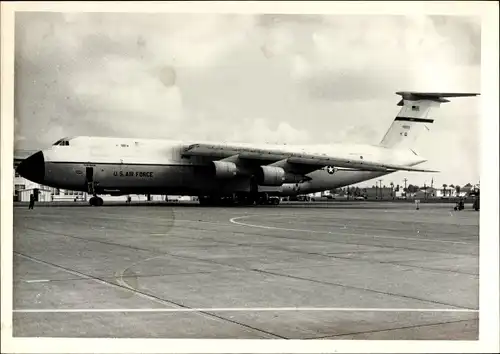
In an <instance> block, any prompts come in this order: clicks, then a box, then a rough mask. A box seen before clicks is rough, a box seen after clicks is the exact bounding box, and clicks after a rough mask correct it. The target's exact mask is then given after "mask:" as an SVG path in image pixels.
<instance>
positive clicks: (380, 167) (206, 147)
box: [182, 144, 438, 174]
mask: <svg viewBox="0 0 500 354" xmlns="http://www.w3.org/2000/svg"><path fill="white" fill-rule="evenodd" d="M182 155H183V156H198V157H205V158H209V159H210V160H222V161H224V160H226V161H232V160H233V161H234V160H235V159H238V160H240V161H244V162H246V163H251V164H259V165H262V164H266V165H277V164H278V163H286V164H288V166H293V169H294V170H295V171H296V172H299V171H300V172H301V173H304V174H305V173H310V172H312V171H315V170H318V169H321V168H323V167H325V166H334V167H336V168H344V169H352V170H358V171H379V172H395V171H412V172H438V171H433V170H427V169H423V168H417V167H410V166H403V165H393V164H386V163H380V162H375V161H369V160H361V159H348V158H342V157H336V156H328V155H323V154H307V153H294V152H287V151H281V150H272V149H262V148H250V147H240V146H231V145H225V144H191V145H189V146H186V147H184V148H183V149H182Z"/></svg>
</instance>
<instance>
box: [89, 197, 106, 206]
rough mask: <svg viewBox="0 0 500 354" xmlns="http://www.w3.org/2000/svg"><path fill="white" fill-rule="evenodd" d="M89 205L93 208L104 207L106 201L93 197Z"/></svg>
mask: <svg viewBox="0 0 500 354" xmlns="http://www.w3.org/2000/svg"><path fill="white" fill-rule="evenodd" d="M89 204H90V205H92V206H102V205H103V204H104V200H102V198H99V197H92V198H90V199H89Z"/></svg>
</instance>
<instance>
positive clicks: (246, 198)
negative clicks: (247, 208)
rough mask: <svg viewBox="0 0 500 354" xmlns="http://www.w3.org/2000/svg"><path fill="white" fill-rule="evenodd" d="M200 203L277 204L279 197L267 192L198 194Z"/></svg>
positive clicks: (216, 204)
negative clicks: (253, 193)
mask: <svg viewBox="0 0 500 354" xmlns="http://www.w3.org/2000/svg"><path fill="white" fill-rule="evenodd" d="M198 200H199V202H200V205H207V206H234V205H242V206H243V205H278V204H279V203H280V201H281V199H280V198H279V197H277V196H268V195H267V193H259V194H258V195H251V194H249V193H241V194H235V195H233V196H200V197H198Z"/></svg>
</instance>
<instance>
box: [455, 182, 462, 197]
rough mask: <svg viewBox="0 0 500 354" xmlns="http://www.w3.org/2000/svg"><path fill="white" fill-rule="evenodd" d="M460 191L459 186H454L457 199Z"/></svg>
mask: <svg viewBox="0 0 500 354" xmlns="http://www.w3.org/2000/svg"><path fill="white" fill-rule="evenodd" d="M460 189H461V188H460V186H459V185H458V184H457V185H456V186H455V190H456V191H457V197H459V196H460Z"/></svg>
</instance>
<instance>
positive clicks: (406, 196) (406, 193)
mask: <svg viewBox="0 0 500 354" xmlns="http://www.w3.org/2000/svg"><path fill="white" fill-rule="evenodd" d="M403 181H405V189H404V190H405V199H408V191H407V190H406V181H408V179H406V177H405V179H403Z"/></svg>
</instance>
